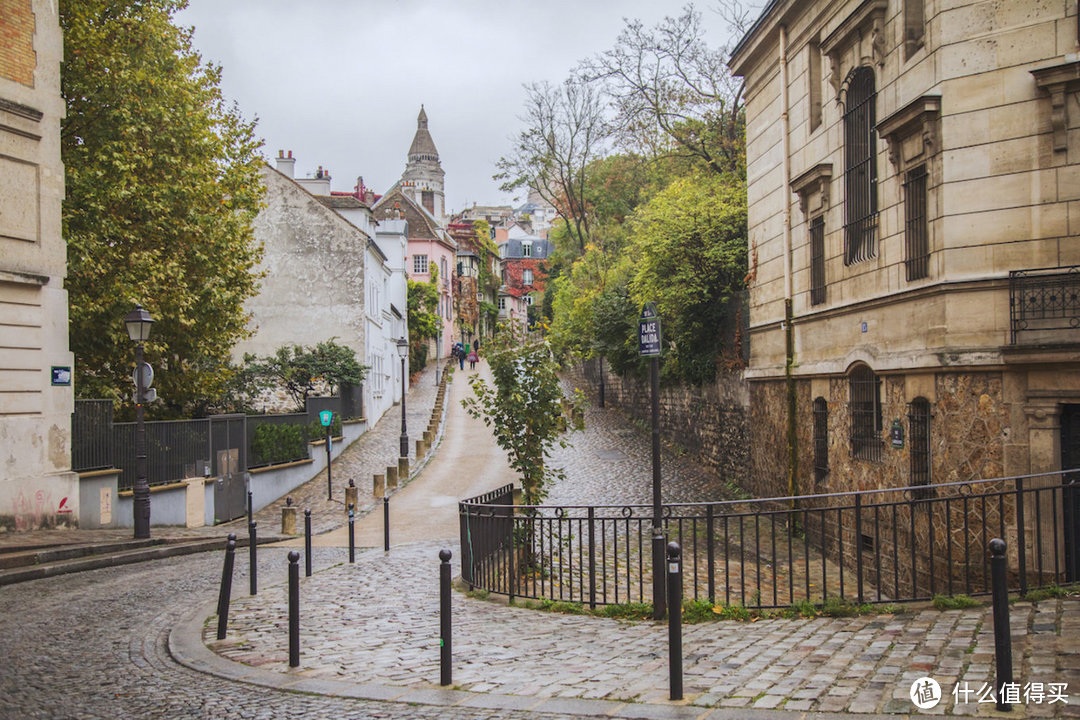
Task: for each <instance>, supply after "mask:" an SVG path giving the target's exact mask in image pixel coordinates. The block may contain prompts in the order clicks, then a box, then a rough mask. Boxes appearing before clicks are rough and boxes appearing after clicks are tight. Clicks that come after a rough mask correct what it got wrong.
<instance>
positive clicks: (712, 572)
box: [705, 504, 726, 602]
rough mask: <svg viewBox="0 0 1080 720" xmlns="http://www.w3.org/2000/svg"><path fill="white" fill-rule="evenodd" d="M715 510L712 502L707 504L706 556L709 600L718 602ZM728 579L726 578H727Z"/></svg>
mask: <svg viewBox="0 0 1080 720" xmlns="http://www.w3.org/2000/svg"><path fill="white" fill-rule="evenodd" d="M714 513H715V511H714V510H713V506H712V504H709V505H706V506H705V546H706V551H705V556H706V562H707V563H708V564H709V572H708V576H709V602H716V550H715V549H714V545H715V544H716V539H715V532H714V524H715V523H714V520H715V515H714ZM725 580H726V578H725Z"/></svg>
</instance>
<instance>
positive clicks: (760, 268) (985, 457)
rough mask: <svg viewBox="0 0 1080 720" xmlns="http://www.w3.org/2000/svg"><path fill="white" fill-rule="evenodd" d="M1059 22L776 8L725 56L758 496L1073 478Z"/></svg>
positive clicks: (1068, 67)
mask: <svg viewBox="0 0 1080 720" xmlns="http://www.w3.org/2000/svg"><path fill="white" fill-rule="evenodd" d="M1077 20H1078V18H1077V5H1076V3H1066V2H1027V1H1024V0H1006V1H1005V2H1001V1H998V0H994V1H990V0H971V1H969V2H964V3H952V2H943V1H942V0H846V1H844V2H830V1H827V0H773V1H772V2H770V3H769V5H768V6H767V8H766V9H765V11H764V13H763V15H762V16H761V18H760V19H759V20H758V21H757V22H756V24H755V25H754V26H753V28H752V29H751V30H750V31H749V33H748V34H747V35H746V36H745V37H744V38H743V39H742V40H741V42H740V43H739V45H738V46H737V48H736V49H735V51H734V54H733V57H732V59H731V61H730V63H731V67H732V68H733V70H734V71H735V73H736V74H737V75H740V76H742V77H743V78H745V81H746V138H747V139H746V142H747V167H748V171H747V176H748V178H747V183H748V196H749V213H750V228H749V236H750V257H751V260H750V263H751V267H750V277H751V286H750V298H751V299H750V304H751V308H750V334H751V347H752V351H751V360H750V366H749V368H748V371H747V375H748V378H749V380H750V381H751V413H752V419H751V422H750V427H751V433H752V438H751V448H752V450H751V454H752V459H751V473H752V478H753V479H752V482H753V483H754V484H755V490H756V491H758V492H760V493H768V494H773V493H775V494H787V493H788V492H789V491H795V492H799V493H811V492H832V491H843V490H852V489H868V488H879V487H904V486H908V485H934V484H938V483H944V482H950V481H972V480H977V479H985V478H994V477H1001V476H1006V475H1020V474H1026V473H1040V472H1046V471H1055V470H1059V469H1062V468H1068V467H1077V466H1080V237H1078V235H1080V103H1078V89H1080V60H1078V55H1077V52H1078V50H1080V43H1078V24H1077ZM789 391H790V392H789ZM789 418H791V419H793V423H792V425H791V427H792V429H793V430H794V432H793V433H789V430H788V425H787V421H788V419H789ZM785 437H787V438H788V439H789V442H788V443H783V442H779V443H778V442H775V439H776V438H785ZM1048 482H1061V480H1060V478H1054V479H1052V480H1050V481H1048ZM1076 510H1077V509H1076V508H1073V510H1072V514H1071V517H1072V518H1073V522H1074V523H1075V522H1076V518H1077V517H1080V515H1077V513H1076ZM1057 512H1059V513H1060V512H1061V508H1060V507H1059V508H1058V510H1057ZM1065 515H1066V517H1065V521H1068V517H1070V514H1069V511H1068V510H1066V511H1065ZM1055 527H1056V526H1055ZM1066 532H1068V530H1066ZM1072 532H1073V537H1074V538H1075V537H1076V528H1073V531H1072Z"/></svg>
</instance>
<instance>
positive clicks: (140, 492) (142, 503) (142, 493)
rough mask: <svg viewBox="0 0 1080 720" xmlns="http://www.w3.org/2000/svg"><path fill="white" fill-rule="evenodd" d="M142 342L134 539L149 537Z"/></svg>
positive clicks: (138, 361) (137, 373)
mask: <svg viewBox="0 0 1080 720" xmlns="http://www.w3.org/2000/svg"><path fill="white" fill-rule="evenodd" d="M142 367H143V344H142V343H137V344H136V345H135V485H134V486H133V487H132V492H131V495H132V508H133V510H134V514H135V517H134V522H135V539H136V540H145V539H147V538H149V537H150V483H149V482H148V481H147V479H146V423H145V422H143V399H144V398H145V397H146V385H145V383H144V382H143V380H144V378H143V369H142Z"/></svg>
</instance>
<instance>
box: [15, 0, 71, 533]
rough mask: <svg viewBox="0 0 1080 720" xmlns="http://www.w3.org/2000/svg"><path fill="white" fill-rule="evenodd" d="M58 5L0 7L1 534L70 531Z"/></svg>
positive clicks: (52, 1) (36, 0)
mask: <svg viewBox="0 0 1080 720" xmlns="http://www.w3.org/2000/svg"><path fill="white" fill-rule="evenodd" d="M62 55H63V37H62V35H61V32H60V24H59V17H58V6H57V2H56V0H0V532H5V531H11V530H27V529H33V528H36V527H42V526H46V527H49V526H55V525H75V524H77V522H78V514H79V507H78V500H79V492H78V476H77V475H75V474H74V473H72V472H71V412H72V410H73V407H74V388H73V387H72V383H73V382H74V381H73V372H72V371H73V370H74V367H73V366H74V358H73V356H72V354H71V353H70V352H69V351H68V309H67V308H68V304H67V292H66V291H65V290H64V277H65V275H66V268H67V247H66V245H65V243H64V239H63V237H62V236H61V230H60V212H61V202H62V201H63V199H64V167H63V165H62V164H61V161H60V120H61V118H62V117H63V116H64V102H63V100H62V99H61V97H60V61H61V58H62Z"/></svg>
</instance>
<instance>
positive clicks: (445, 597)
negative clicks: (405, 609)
mask: <svg viewBox="0 0 1080 720" xmlns="http://www.w3.org/2000/svg"><path fill="white" fill-rule="evenodd" d="M439 560H441V561H442V564H441V565H439V647H440V649H441V652H440V653H439V683H440V684H441V685H443V686H446V685H450V684H451V682H453V681H452V680H451V679H450V676H451V669H450V656H451V653H450V551H449V550H445V549H444V550H440V551H439Z"/></svg>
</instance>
